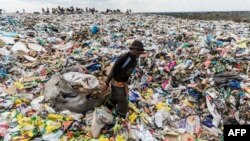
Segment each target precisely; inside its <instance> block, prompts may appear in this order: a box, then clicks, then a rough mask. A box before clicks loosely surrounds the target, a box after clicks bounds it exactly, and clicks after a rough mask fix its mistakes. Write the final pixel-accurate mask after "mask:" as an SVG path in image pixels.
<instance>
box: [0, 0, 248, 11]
mask: <svg viewBox="0 0 250 141" xmlns="http://www.w3.org/2000/svg"><path fill="white" fill-rule="evenodd" d="M59 5H60V6H64V7H67V6H68V7H69V6H77V7H82V8H85V7H86V6H87V7H95V8H96V9H97V10H104V9H107V8H109V9H117V8H119V9H120V10H122V11H125V10H126V9H132V11H134V12H180V11H181V12H183V11H245V10H247V11H250V0H0V9H5V10H6V12H15V11H17V10H19V11H22V9H23V8H24V9H25V10H26V12H34V11H39V12H41V8H42V7H49V8H51V7H57V6H59Z"/></svg>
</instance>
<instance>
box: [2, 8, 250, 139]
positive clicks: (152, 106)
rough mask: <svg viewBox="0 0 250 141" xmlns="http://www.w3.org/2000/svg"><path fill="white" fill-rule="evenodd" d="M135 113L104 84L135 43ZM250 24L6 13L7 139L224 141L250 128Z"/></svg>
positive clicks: (132, 86)
mask: <svg viewBox="0 0 250 141" xmlns="http://www.w3.org/2000/svg"><path fill="white" fill-rule="evenodd" d="M135 39H137V40H140V41H142V42H143V43H144V46H145V50H146V53H145V54H143V55H142V56H141V57H140V58H139V65H138V66H137V68H136V70H135V71H134V72H133V74H132V76H131V79H130V80H129V95H128V100H129V112H128V114H127V118H126V119H122V118H120V117H119V116H118V114H117V113H116V111H115V110H113V111H112V113H109V112H107V109H106V108H105V107H103V106H102V103H103V101H104V100H105V97H107V95H108V94H107V93H103V92H102V91H100V90H99V86H100V85H101V84H102V83H103V82H104V80H105V78H106V77H107V75H108V73H109V71H110V69H111V68H112V65H113V64H114V62H115V61H116V59H117V57H118V56H119V55H120V54H122V53H125V52H127V51H128V50H129V46H130V45H131V43H132V42H133V40H135ZM249 72H250V30H249V24H248V23H235V22H232V21H203V20H185V19H178V18H174V17H169V16H164V15H161V16H159V15H142V14H132V15H125V14H109V15H105V14H99V13H96V14H89V13H83V14H74V15H60V16H58V15H34V14H4V15H1V16H0V82H1V83H0V140H3V141H10V140H12V141H15V140H18V141H20V140H23V141H26V140H34V141H38V140H54V141H56V140H58V141H59V140H60V141H67V140H72V141H73V140H84V141H127V140H131V141H132V140H135V141H139V140H141V141H158V140H159V141H223V135H222V134H223V125H227V124H250V113H249V108H250V101H249V98H250V73H249Z"/></svg>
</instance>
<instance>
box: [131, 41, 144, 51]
mask: <svg viewBox="0 0 250 141" xmlns="http://www.w3.org/2000/svg"><path fill="white" fill-rule="evenodd" d="M130 49H137V50H141V51H144V48H143V43H142V42H141V41H138V40H135V41H134V42H133V43H132V45H131V46H130Z"/></svg>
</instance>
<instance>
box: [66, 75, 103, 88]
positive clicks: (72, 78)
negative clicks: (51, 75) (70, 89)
mask: <svg viewBox="0 0 250 141" xmlns="http://www.w3.org/2000/svg"><path fill="white" fill-rule="evenodd" d="M63 78H64V79H65V80H66V81H67V82H69V83H70V84H71V85H73V86H76V85H78V86H79V85H81V86H82V87H83V89H87V90H90V89H95V88H97V87H98V85H99V81H98V80H97V78H96V77H95V76H93V75H89V74H82V73H79V72H69V73H65V74H63Z"/></svg>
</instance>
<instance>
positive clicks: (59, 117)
mask: <svg viewBox="0 0 250 141" xmlns="http://www.w3.org/2000/svg"><path fill="white" fill-rule="evenodd" d="M48 119H49V120H52V121H56V120H63V116H62V115H58V114H49V115H48Z"/></svg>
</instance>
